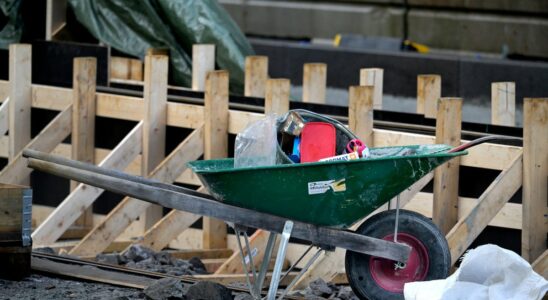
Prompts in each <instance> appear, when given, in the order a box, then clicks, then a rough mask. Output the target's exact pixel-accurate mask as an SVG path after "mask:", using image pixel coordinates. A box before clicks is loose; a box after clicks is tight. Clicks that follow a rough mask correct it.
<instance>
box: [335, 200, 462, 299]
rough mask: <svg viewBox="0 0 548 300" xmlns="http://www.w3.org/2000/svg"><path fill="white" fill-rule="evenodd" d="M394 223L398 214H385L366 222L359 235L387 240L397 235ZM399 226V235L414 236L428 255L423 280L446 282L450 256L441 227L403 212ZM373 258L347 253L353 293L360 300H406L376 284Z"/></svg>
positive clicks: (347, 268)
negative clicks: (372, 267) (371, 259)
mask: <svg viewBox="0 0 548 300" xmlns="http://www.w3.org/2000/svg"><path fill="white" fill-rule="evenodd" d="M395 220H396V211H395V210H388V211H384V212H381V213H379V214H376V215H374V216H373V217H371V218H369V219H367V220H366V221H365V222H364V223H363V224H362V225H360V227H359V228H358V229H357V230H356V232H357V233H360V234H363V235H366V236H369V237H374V238H384V237H386V236H388V235H390V234H393V233H394V224H395ZM398 223H399V225H398V232H401V233H407V234H409V235H412V236H413V237H415V238H416V239H418V240H419V241H420V242H421V243H422V244H423V245H424V246H425V248H426V250H427V252H428V254H427V255H428V259H429V267H428V271H427V273H426V278H425V279H424V280H425V281H426V280H434V279H443V278H446V277H447V276H448V275H449V270H450V268H451V252H450V251H449V246H448V244H447V241H446V240H445V236H444V234H443V233H442V232H441V231H440V230H439V229H438V227H437V226H436V225H435V224H434V223H432V221H431V220H430V219H428V218H426V217H425V216H423V215H421V214H418V213H415V212H412V211H408V210H403V209H400V215H399V222H398ZM370 257H371V256H369V255H366V254H362V253H357V252H353V251H346V256H345V267H346V276H347V277H348V281H349V283H350V286H351V287H352V290H353V291H354V293H355V294H356V295H357V296H358V297H359V298H360V299H369V300H377V299H383V300H384V299H403V293H395V292H391V291H388V290H385V289H384V288H383V287H381V286H379V285H378V284H377V283H376V282H375V280H374V279H373V277H372V275H371V272H370V266H369V262H370Z"/></svg>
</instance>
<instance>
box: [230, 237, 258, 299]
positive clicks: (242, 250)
mask: <svg viewBox="0 0 548 300" xmlns="http://www.w3.org/2000/svg"><path fill="white" fill-rule="evenodd" d="M234 231H235V232H236V242H237V244H238V249H239V250H240V257H241V259H242V265H243V268H244V273H245V281H246V283H247V287H248V288H249V292H250V293H251V296H252V297H253V298H254V299H261V294H259V295H255V290H254V289H253V285H251V280H250V279H249V271H248V269H247V264H246V262H245V255H244V249H243V247H242V241H240V234H241V231H240V229H239V228H238V227H234ZM248 251H249V250H248ZM247 255H249V256H251V253H249V252H248V254H247ZM253 279H254V280H255V276H253Z"/></svg>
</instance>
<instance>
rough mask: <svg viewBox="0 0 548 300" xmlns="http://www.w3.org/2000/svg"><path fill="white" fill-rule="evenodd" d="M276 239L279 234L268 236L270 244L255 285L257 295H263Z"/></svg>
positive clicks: (267, 244)
mask: <svg viewBox="0 0 548 300" xmlns="http://www.w3.org/2000/svg"><path fill="white" fill-rule="evenodd" d="M276 237H277V234H276V233H274V232H271V233H270V235H269V236H268V242H267V243H266V248H265V251H264V256H263V263H262V264H261V269H260V270H259V278H257V281H256V282H255V283H254V286H253V288H254V289H255V293H256V294H257V295H261V291H262V289H263V283H264V279H265V277H266V272H267V271H268V265H270V259H271V258H272V250H273V249H274V245H275V244H276Z"/></svg>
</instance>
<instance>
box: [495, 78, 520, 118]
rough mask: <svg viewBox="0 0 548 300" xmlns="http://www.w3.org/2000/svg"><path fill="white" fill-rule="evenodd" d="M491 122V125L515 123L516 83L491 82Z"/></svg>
mask: <svg viewBox="0 0 548 300" xmlns="http://www.w3.org/2000/svg"><path fill="white" fill-rule="evenodd" d="M491 123H492V124H493V125H504V126H515V125H516V83H515V82H493V83H491Z"/></svg>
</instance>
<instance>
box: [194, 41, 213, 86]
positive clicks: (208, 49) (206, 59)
mask: <svg viewBox="0 0 548 300" xmlns="http://www.w3.org/2000/svg"><path fill="white" fill-rule="evenodd" d="M213 70H215V45H213V44H198V45H192V90H194V91H203V90H204V86H205V78H206V75H207V73H208V72H210V71H213Z"/></svg>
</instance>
